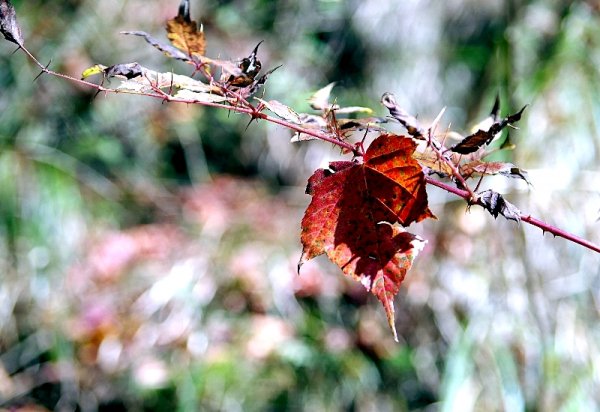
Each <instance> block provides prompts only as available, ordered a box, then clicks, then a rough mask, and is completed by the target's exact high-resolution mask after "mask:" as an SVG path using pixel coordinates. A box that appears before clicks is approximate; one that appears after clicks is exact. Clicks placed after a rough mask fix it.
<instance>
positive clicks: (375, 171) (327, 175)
mask: <svg viewBox="0 0 600 412" xmlns="http://www.w3.org/2000/svg"><path fill="white" fill-rule="evenodd" d="M415 147H416V144H415V143H414V142H413V141H412V140H411V139H409V138H406V137H401V136H395V135H389V134H385V135H381V136H379V137H378V138H377V139H376V140H375V141H374V142H373V143H372V144H371V146H370V147H369V149H368V150H367V152H366V153H365V156H364V163H362V164H361V163H358V162H350V161H340V162H333V163H330V165H329V169H319V170H317V171H316V172H315V173H314V174H313V175H312V176H311V177H310V179H309V181H308V186H307V189H306V192H307V193H308V194H310V195H312V201H311V203H310V205H309V206H308V208H307V210H306V213H305V215H304V218H303V219H302V235H301V240H302V244H303V247H304V248H303V253H302V257H301V259H300V263H299V266H300V265H302V264H303V263H304V262H306V261H308V260H310V259H312V258H314V257H316V256H318V255H321V254H323V253H326V254H327V256H328V258H329V259H330V260H331V261H332V262H333V263H335V264H336V265H338V266H339V267H340V268H341V269H342V271H343V272H344V273H345V274H346V275H348V276H351V277H352V278H354V279H355V280H357V281H359V282H361V283H362V284H363V285H364V286H365V287H366V288H367V290H370V291H371V293H373V294H374V295H375V296H377V298H378V299H379V300H380V301H381V302H382V304H383V306H384V308H385V310H386V314H387V316H388V321H389V323H390V327H391V328H392V330H394V334H395V329H394V306H393V298H394V296H395V295H396V294H397V293H398V290H399V287H400V284H401V283H402V281H403V280H404V277H405V275H406V272H407V271H408V269H410V267H411V264H412V260H413V258H414V257H415V255H416V253H417V252H418V251H419V250H420V249H421V247H422V245H423V241H422V240H421V239H420V238H418V237H417V236H415V235H413V234H410V233H408V232H405V231H404V229H402V228H401V227H399V226H397V225H395V224H400V225H403V226H408V225H410V224H411V223H412V222H418V221H420V220H423V219H425V218H427V217H434V216H433V214H432V213H431V211H430V210H429V208H428V206H427V192H426V191H425V177H424V175H423V172H422V169H421V166H420V165H419V163H418V162H417V161H416V160H414V159H413V158H412V154H413V152H414V150H415Z"/></svg>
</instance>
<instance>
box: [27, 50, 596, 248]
mask: <svg viewBox="0 0 600 412" xmlns="http://www.w3.org/2000/svg"><path fill="white" fill-rule="evenodd" d="M18 46H19V48H20V49H21V50H23V51H24V52H25V54H27V56H28V57H29V58H30V59H31V60H32V61H33V62H34V63H35V64H36V65H37V66H38V67H39V68H40V70H41V73H40V74H42V73H45V74H48V75H51V76H55V77H59V78H62V79H65V80H68V81H70V82H73V83H77V84H81V85H84V86H87V87H90V88H92V89H96V90H98V92H104V93H127V94H137V95H141V96H147V97H151V98H157V99H161V100H163V101H167V102H175V103H186V104H199V105H203V106H210V107H216V108H220V109H225V110H230V111H234V112H238V113H243V114H247V115H249V116H250V117H251V118H252V119H261V120H264V121H267V122H270V123H273V124H278V125H280V126H283V127H285V128H287V129H290V130H293V131H295V132H299V133H302V134H306V135H309V136H312V137H314V138H316V139H319V140H322V141H325V142H328V143H331V144H333V145H337V146H339V147H340V148H343V149H345V150H347V151H349V152H351V153H353V154H354V155H355V156H362V155H363V151H362V149H361V148H360V145H358V146H354V145H352V144H350V143H348V142H346V141H343V140H340V139H339V138H338V137H337V136H336V135H335V134H333V133H324V132H323V131H320V130H315V129H310V128H307V127H303V126H302V125H298V124H295V123H292V122H290V121H287V120H284V119H280V118H277V117H273V116H269V115H267V114H265V113H263V112H262V111H260V110H259V109H257V108H256V107H255V106H253V105H252V104H250V103H249V102H247V101H246V100H244V101H243V102H244V104H243V105H230V104H223V103H218V102H209V101H199V100H190V99H184V98H178V97H175V96H172V95H170V94H168V93H164V92H162V91H161V92H160V93H159V92H157V91H155V92H154V93H149V92H143V91H131V90H116V89H111V88H108V87H104V86H103V85H101V84H96V83H92V82H89V81H87V80H83V79H78V78H75V77H73V76H69V75H67V74H64V73H59V72H56V71H54V70H51V69H49V68H48V66H46V65H44V64H42V63H41V62H40V61H39V60H38V59H37V58H36V57H35V56H34V55H33V54H32V53H31V52H30V51H29V50H28V49H27V48H26V47H25V46H24V45H23V44H22V43H20V44H18ZM384 98H385V96H384ZM388 103H389V100H388ZM394 103H395V102H394ZM384 104H385V102H384ZM385 105H386V107H388V105H387V104H385ZM388 108H389V107H388ZM261 110H262V109H261ZM402 113H403V114H404V115H406V113H405V112H402ZM519 114H520V113H519ZM409 120H411V121H412V120H415V124H412V123H407V124H405V126H407V129H408V130H409V132H410V131H411V130H412V131H414V134H417V135H419V136H415V137H417V138H418V137H421V139H425V140H428V143H429V145H430V147H431V148H432V149H433V150H434V152H435V153H436V155H437V156H438V159H439V160H440V161H442V162H445V163H446V164H447V165H448V166H449V167H450V169H451V170H452V175H453V177H454V179H455V181H457V183H458V186H461V187H454V186H451V185H449V184H446V183H444V182H441V181H439V180H437V179H433V178H432V177H430V176H426V177H425V181H426V182H427V183H428V184H431V185H433V186H436V187H438V188H441V189H443V190H445V191H447V192H449V193H453V194H455V195H456V196H459V197H461V198H463V199H465V200H466V201H467V203H468V204H469V205H474V204H477V205H480V206H482V207H485V205H484V204H483V202H482V200H481V198H480V197H479V196H477V194H475V193H474V192H473V191H472V190H471V189H470V188H469V187H468V185H467V184H466V182H465V181H464V178H463V177H462V175H461V174H460V172H459V170H458V169H457V167H456V165H454V164H453V162H451V161H450V160H448V159H447V158H446V156H445V155H444V154H445V153H444V151H443V147H442V146H441V145H439V144H436V142H437V141H434V140H433V139H432V138H431V130H429V132H428V133H427V134H428V135H429V138H427V137H425V136H424V135H423V131H424V130H423V129H422V128H420V127H419V126H418V125H417V124H416V119H414V118H412V117H409ZM403 124H404V123H403ZM519 218H520V220H521V221H523V222H526V223H528V224H530V225H532V226H536V227H538V228H540V229H542V231H543V232H548V233H551V234H552V235H554V236H555V237H556V236H558V237H562V238H564V239H566V240H568V241H571V242H573V243H576V244H579V245H581V246H583V247H585V248H588V249H590V250H592V251H594V252H597V253H600V246H598V245H596V244H594V243H592V242H590V241H588V240H586V239H583V238H580V237H578V236H576V235H574V234H571V233H569V232H566V231H564V230H562V229H560V228H557V227H555V226H553V225H551V224H549V223H546V222H543V221H541V220H539V219H537V218H535V217H533V216H531V215H526V214H523V213H520V215H519Z"/></svg>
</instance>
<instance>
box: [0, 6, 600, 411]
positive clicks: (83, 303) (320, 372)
mask: <svg viewBox="0 0 600 412" xmlns="http://www.w3.org/2000/svg"><path fill="white" fill-rule="evenodd" d="M177 3H178V2H177V1H175V0H172V1H168V2H143V1H141V0H127V1H122V2H117V1H103V2H93V1H88V0H78V1H75V0H72V1H53V2H42V1H38V0H35V1H28V2H24V1H16V0H15V1H14V4H15V7H16V9H17V13H18V16H19V19H20V20H19V21H20V23H21V26H22V29H23V33H24V36H25V41H26V44H27V45H28V48H29V49H30V50H32V51H33V52H35V53H36V54H37V56H38V57H39V58H40V59H41V60H42V61H43V62H48V61H50V60H51V61H52V63H51V67H53V68H55V69H57V70H60V71H63V72H65V73H68V74H71V75H73V76H76V77H78V76H79V74H80V73H81V71H82V70H83V69H85V68H87V67H89V66H91V65H93V64H95V63H102V64H106V65H110V64H114V63H121V62H130V61H138V62H140V63H142V64H144V65H145V66H148V67H153V68H156V69H160V70H163V71H166V70H171V69H173V70H176V71H177V72H180V73H183V74H190V69H189V68H188V67H186V66H185V65H183V64H181V63H179V62H172V61H168V60H167V59H166V58H165V57H164V56H162V55H161V54H160V53H158V52H156V51H155V50H154V49H152V48H151V47H150V46H147V45H146V44H145V43H143V41H142V40H141V39H139V38H133V37H126V36H121V35H119V34H118V32H119V31H120V30H131V29H139V30H146V31H148V32H150V33H153V34H156V35H157V36H162V35H163V33H164V32H163V29H162V25H163V23H164V21H165V20H166V19H168V18H170V17H172V16H173V15H174V14H175V12H176V9H177V5H178V4H177ZM599 9H600V5H599V4H598V3H597V2H596V1H592V0H590V1H558V0H557V1H516V0H507V1H483V2H474V1H466V0H463V1H455V2H438V3H434V2H396V1H392V0H386V1H361V2H359V1H351V0H348V1H342V0H338V1H336V0H310V1H309V0H300V1H293V2H292V1H286V0H280V1H260V0H253V1H241V0H231V1H206V2H194V1H192V14H193V15H194V16H195V17H197V18H198V19H200V20H201V21H202V23H203V24H204V27H205V31H206V33H207V38H208V55H210V56H220V57H221V58H232V59H235V58H239V57H240V56H245V55H247V54H248V53H249V51H251V50H252V48H253V47H254V46H255V45H256V44H257V43H258V42H259V41H260V40H265V43H264V44H263V45H262V46H261V50H260V57H261V58H262V59H263V67H266V68H270V67H275V66H277V65H279V64H282V63H283V64H284V66H283V67H282V68H281V69H279V70H278V71H277V72H275V73H274V74H273V76H272V77H271V78H270V80H269V82H268V84H267V87H266V95H267V96H268V97H269V98H274V99H278V100H281V101H283V102H284V103H286V104H289V105H290V106H292V107H294V108H297V109H298V110H299V111H306V110H308V105H307V103H306V98H307V97H308V96H309V95H310V94H311V92H312V91H314V90H317V89H319V88H320V87H322V86H324V85H325V84H327V83H329V82H331V81H336V82H338V86H337V87H336V89H334V94H335V95H336V96H337V98H338V100H339V101H340V102H343V103H344V104H348V105H364V106H370V107H373V108H374V109H375V111H376V112H377V113H378V114H380V115H384V114H385V111H384V110H382V108H381V107H380V106H379V104H378V100H379V97H380V96H381V94H383V92H386V91H389V92H393V93H395V94H396V95H397V96H398V100H399V101H400V102H401V104H402V105H403V106H404V107H405V108H406V109H407V110H409V111H410V112H411V113H415V114H418V115H419V119H420V120H421V121H423V122H424V123H425V124H427V120H428V119H433V118H434V117H435V116H436V114H437V113H438V112H439V110H440V109H441V108H442V107H444V106H447V107H448V109H447V111H446V115H445V117H444V120H443V121H444V122H445V125H447V124H450V123H451V124H452V128H453V129H458V130H467V129H468V126H469V122H470V121H472V120H478V119H479V118H481V117H483V116H485V114H486V113H487V112H488V111H489V109H490V108H491V104H492V101H493V97H494V96H495V94H496V93H499V94H500V96H501V98H502V102H503V108H502V112H503V114H504V113H507V112H513V111H515V109H518V108H520V107H521V106H522V105H524V104H529V108H528V109H527V111H526V116H525V119H524V120H523V121H522V122H521V124H520V130H519V131H510V136H509V138H510V141H511V142H513V143H515V144H516V145H517V148H516V150H515V151H504V152H501V153H499V156H502V157H503V158H505V159H510V160H511V161H512V162H514V163H516V164H517V165H519V166H520V167H522V168H524V169H526V170H529V172H530V176H531V178H532V181H533V188H532V189H529V188H527V187H524V186H523V185H521V184H520V183H518V182H509V183H506V182H505V181H500V180H495V179H489V180H487V181H486V182H484V186H485V185H487V187H494V188H496V189H497V190H500V191H502V192H503V193H506V196H507V197H508V198H509V200H511V201H512V202H513V203H515V204H516V205H517V206H518V207H520V208H521V209H522V210H523V211H527V212H530V213H531V214H532V215H535V216H538V217H541V218H543V219H545V220H548V221H550V222H553V223H555V224H556V225H558V226H560V227H562V228H565V229H567V230H569V231H572V232H574V233H577V234H579V235H581V236H584V237H586V238H589V239H590V240H593V241H596V242H599V241H600V232H599V231H598V224H599V223H597V222H596V219H597V218H598V215H599V214H600V212H599V210H600V186H599V183H600V176H599V170H598V159H600V143H599V142H600V139H599V138H598V136H599V135H600V133H599V128H600V126H599V124H600V117H599V116H600V103H599V102H600V99H598V96H599V93H598V92H599V89H598V87H599V86H598V85H599V84H600V81H599V80H600V79H599V75H598V63H599V58H600V24H599V23H600V21H599V20H600V18H599V15H598V11H599ZM13 49H14V47H13V46H12V45H11V44H9V43H7V42H2V43H0V408H4V409H6V410H10V411H13V410H40V411H41V410H57V411H71V410H73V411H75V410H81V411H95V410H102V411H118V410H123V411H125V410H134V411H135V410H140V411H163V410H181V411H193V410H227V411H236V410H244V411H245V410H340V411H346V410H347V411H353V410H356V411H368V410H384V411H386V410H389V411H392V410H393V411H396V410H422V411H432V410H448V411H451V410H509V411H518V410H565V411H570V410H573V411H575V410H597V409H598V408H599V404H600V398H599V395H598V393H597V390H595V389H596V388H597V387H598V386H599V385H600V347H599V346H598V342H600V336H599V335H600V330H599V329H598V327H597V325H598V320H599V319H598V317H599V316H598V314H599V313H600V303H599V302H600V293H599V291H598V279H599V276H600V269H599V268H600V259H599V258H598V256H594V255H593V254H592V253H591V252H588V251H586V250H584V249H582V248H579V247H577V246H575V245H572V244H569V243H567V242H565V241H562V240H560V239H551V238H549V237H543V236H542V233H540V232H539V231H538V230H536V229H534V228H531V227H527V225H520V226H517V225H515V224H513V223H511V222H505V221H501V220H498V221H493V220H492V219H491V218H490V216H486V215H485V214H484V213H483V212H482V211H481V210H475V209H473V210H471V212H470V213H465V206H464V203H463V202H460V201H458V200H456V199H454V198H452V197H451V196H449V195H447V194H445V193H442V192H440V191H438V190H436V189H433V188H432V189H430V199H431V204H432V206H431V207H432V209H433V211H434V212H435V213H436V215H437V216H438V217H439V221H435V222H428V223H426V224H423V225H420V226H419V227H417V228H415V230H417V231H420V234H421V235H422V236H423V237H424V238H426V239H428V240H429V244H428V246H427V248H426V250H425V251H424V253H423V255H422V256H420V257H419V259H418V260H417V262H416V264H415V267H414V268H413V270H412V271H411V273H410V274H409V276H408V278H407V280H406V282H405V287H404V289H403V291H402V293H401V296H400V297H399V298H398V299H397V307H396V314H397V329H398V333H399V335H400V338H401V342H400V343H394V342H393V340H392V337H391V333H390V332H389V331H388V330H387V327H386V322H385V316H384V315H383V310H382V309H381V308H380V307H378V305H377V302H374V301H373V299H371V298H369V297H368V295H367V294H366V292H365V291H364V290H362V286H360V285H356V284H354V283H353V282H351V281H350V280H348V279H343V278H342V277H341V274H339V273H338V272H337V271H336V270H335V269H334V268H332V267H331V265H329V264H328V263H327V262H326V261H325V260H320V261H317V262H316V263H312V262H311V263H310V264H307V265H305V267H303V270H302V273H301V275H300V276H297V275H296V274H295V270H296V269H295V266H296V262H297V259H298V257H299V254H300V245H299V241H298V232H299V229H298V228H299V222H300V218H301V213H302V209H303V207H304V206H306V204H307V203H308V200H309V199H307V197H305V196H304V195H303V185H304V184H305V181H306V179H307V177H308V176H309V175H310V173H311V172H312V170H313V169H314V168H316V167H318V166H320V165H322V164H323V163H324V162H325V161H327V160H328V159H331V158H338V157H339V153H338V152H337V151H336V150H334V149H332V148H330V147H328V145H324V144H322V143H318V142H306V143H304V144H300V145H298V146H295V145H292V144H290V143H289V142H288V139H289V137H290V136H289V133H288V132H287V131H286V130H283V129H281V128H278V127H272V126H267V125H261V124H258V125H257V124H256V123H254V124H252V125H251V126H250V127H249V128H248V129H246V123H247V121H248V119H247V118H245V117H242V116H239V115H235V114H229V113H227V112H225V111H222V110H213V109H209V108H202V107H185V106H182V105H179V106H178V105H172V104H161V103H160V102H157V101H150V100H149V99H143V98H140V97H133V96H125V95H107V96H105V95H103V94H100V95H95V93H94V91H93V90H89V89H85V88H81V87H79V86H77V85H74V84H70V83H68V82H65V81H62V80H60V79H57V78H50V77H48V76H42V77H41V78H39V79H38V80H36V81H34V80H33V79H34V78H35V76H36V75H37V74H38V73H37V70H36V68H35V67H33V65H32V64H31V63H30V62H29V61H27V59H26V58H25V56H24V55H23V54H22V53H19V52H17V53H15V54H11V53H12V51H13ZM445 125H444V127H445ZM28 408H29V409H28ZM35 408H37V409H35Z"/></svg>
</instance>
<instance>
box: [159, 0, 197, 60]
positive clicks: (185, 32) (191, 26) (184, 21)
mask: <svg viewBox="0 0 600 412" xmlns="http://www.w3.org/2000/svg"><path fill="white" fill-rule="evenodd" d="M167 37H168V38H169V40H171V43H173V46H175V47H177V48H178V49H179V50H182V51H184V52H185V53H187V54H188V55H189V56H204V53H205V52H206V40H205V38H204V31H203V29H202V25H200V28H198V24H197V23H196V22H195V21H194V20H192V19H191V18H190V1H189V0H182V2H181V4H180V5H179V13H178V14H177V16H176V17H175V18H173V19H171V20H168V21H167Z"/></svg>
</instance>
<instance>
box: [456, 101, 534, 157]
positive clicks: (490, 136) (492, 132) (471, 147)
mask: <svg viewBox="0 0 600 412" xmlns="http://www.w3.org/2000/svg"><path fill="white" fill-rule="evenodd" d="M526 107H527V106H523V108H522V109H521V110H519V111H518V112H517V113H515V114H511V115H510V116H507V117H505V118H504V119H502V120H497V121H495V122H494V123H493V124H492V125H491V126H490V128H489V129H487V130H483V129H479V130H477V131H476V132H475V133H473V134H471V135H469V136H467V137H465V138H464V139H463V140H461V141H460V142H459V143H457V144H456V145H454V146H452V147H451V148H450V150H451V151H453V152H456V153H460V154H469V153H473V152H476V151H477V150H479V148H480V147H482V146H484V145H487V144H489V143H490V142H491V141H492V140H494V137H496V135H497V134H498V133H500V132H501V131H502V130H503V129H504V128H505V127H506V126H508V125H509V124H513V123H515V122H518V121H519V120H520V119H521V115H522V114H523V111H524V110H525V108H526Z"/></svg>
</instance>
